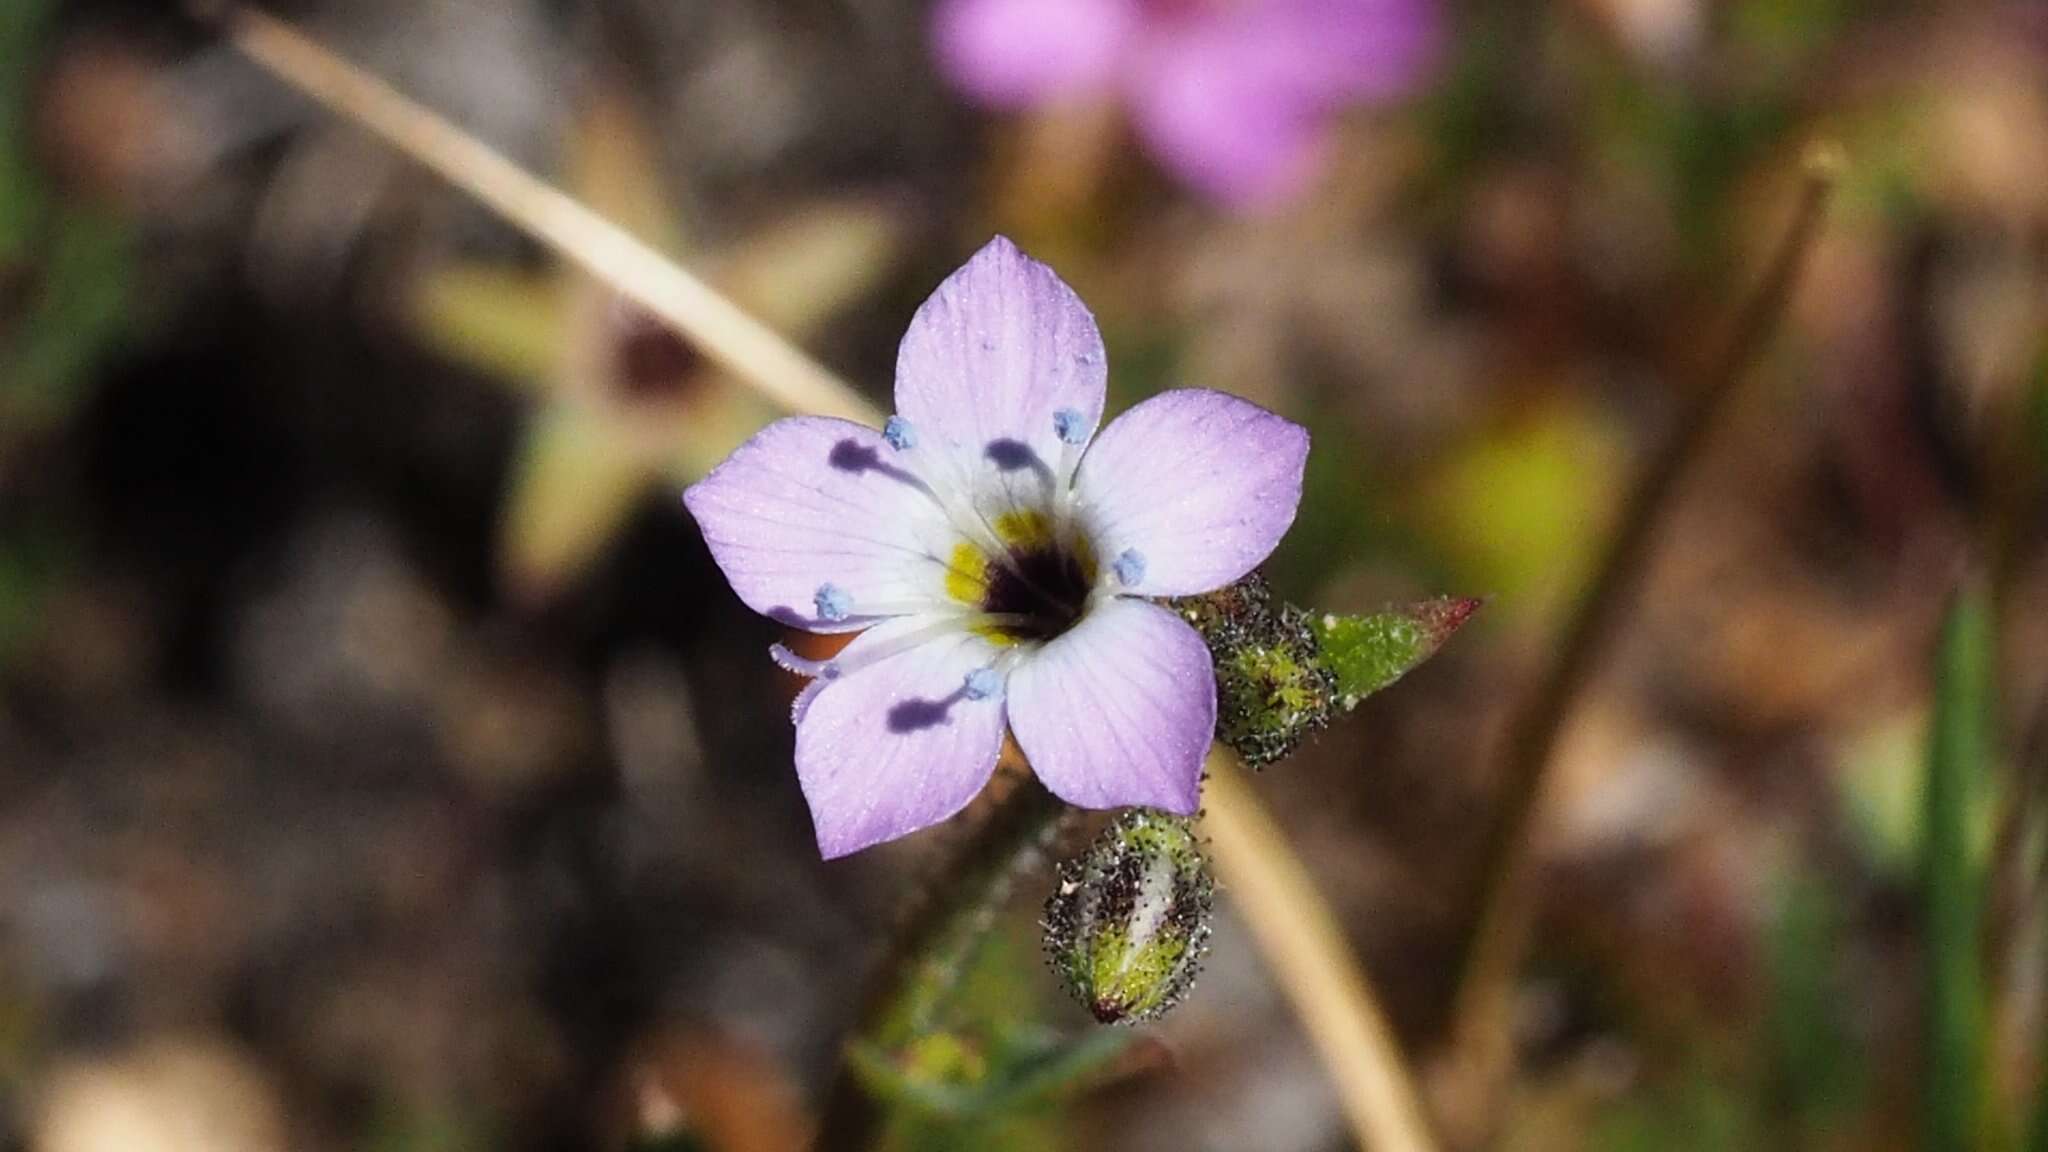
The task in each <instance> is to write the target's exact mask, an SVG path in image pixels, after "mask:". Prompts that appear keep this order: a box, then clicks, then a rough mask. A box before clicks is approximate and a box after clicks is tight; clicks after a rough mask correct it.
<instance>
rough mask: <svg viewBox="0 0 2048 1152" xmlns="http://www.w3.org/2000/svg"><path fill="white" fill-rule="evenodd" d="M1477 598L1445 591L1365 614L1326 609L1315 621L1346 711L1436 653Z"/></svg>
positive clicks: (1326, 663)
mask: <svg viewBox="0 0 2048 1152" xmlns="http://www.w3.org/2000/svg"><path fill="white" fill-rule="evenodd" d="M1479 605H1480V601H1478V600H1474V599H1471V598H1469V597H1460V596H1445V597H1440V598H1438V599H1435V600H1424V601H1422V602H1421V603H1419V604H1410V605H1408V606H1407V607H1404V608H1397V609H1393V610H1391V611H1387V612H1379V613H1374V614H1372V615H1369V616H1336V615H1325V616H1323V617H1322V618H1321V619H1319V620H1317V621H1316V622H1315V633H1316V640H1317V643H1318V644H1319V645H1320V647H1321V649H1322V656H1323V666H1324V667H1325V668H1327V669H1328V670H1329V671H1330V673H1331V675H1332V676H1334V677H1335V678H1336V683H1337V702H1338V703H1339V704H1341V705H1342V706H1343V707H1344V708H1345V709H1346V710H1347V711H1348V710H1349V709H1352V708H1356V707H1357V706H1358V702H1359V701H1361V700H1363V699H1365V698H1366V697H1367V696H1370V695H1372V694H1373V693H1375V692H1378V691H1380V690H1381V689H1383V688H1385V687H1387V686H1388V685H1389V684H1392V683H1393V682H1394V681H1396V680H1399V679H1400V678H1401V677H1403V676H1405V675H1407V674H1408V673H1409V672H1410V671H1411V670H1412V669H1414V668H1415V666H1416V665H1418V664H1421V663H1422V662H1423V661H1424V660H1427V659H1429V658H1430V657H1431V656H1434V655H1436V651H1437V649H1439V648H1441V647H1443V645H1444V641H1446V640H1448V639H1450V638H1451V635H1452V634H1453V633H1455V632H1457V630H1458V629H1460V628H1462V627H1464V625H1465V622H1466V621H1467V620H1470V619H1471V618H1472V614H1473V613H1474V612H1477V611H1478V610H1479Z"/></svg>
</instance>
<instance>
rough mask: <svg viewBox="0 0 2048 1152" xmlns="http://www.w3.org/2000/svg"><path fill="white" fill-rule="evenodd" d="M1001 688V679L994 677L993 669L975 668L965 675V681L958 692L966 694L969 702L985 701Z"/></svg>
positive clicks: (994, 671)
mask: <svg viewBox="0 0 2048 1152" xmlns="http://www.w3.org/2000/svg"><path fill="white" fill-rule="evenodd" d="M1002 688H1003V678H1002V677H1000V676H998V675H996V670H995V669H993V668H976V669H975V670H974V671H972V672H969V673H968V674H967V681H966V683H965V684H963V685H961V689H960V690H961V691H962V692H964V693H966V694H967V698H968V699H969V700H986V699H988V698H989V697H991V696H993V695H995V694H996V693H997V692H1000V691H1002Z"/></svg>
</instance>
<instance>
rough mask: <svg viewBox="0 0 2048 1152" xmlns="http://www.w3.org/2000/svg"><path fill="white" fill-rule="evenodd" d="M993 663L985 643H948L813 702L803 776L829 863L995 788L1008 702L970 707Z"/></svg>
mask: <svg viewBox="0 0 2048 1152" xmlns="http://www.w3.org/2000/svg"><path fill="white" fill-rule="evenodd" d="M891 627H896V626H894V625H892V626H891ZM859 642H860V641H858V640H856V641H855V644H858V643H859ZM849 651H851V646H849ZM995 654H996V653H995V648H994V646H993V645H991V644H990V643H989V642H988V641H986V640H984V639H982V638H981V637H979V636H975V635H973V634H971V633H967V632H954V633H949V634H947V635H944V636H941V637H938V638H936V639H932V640H929V641H927V642H925V643H923V644H920V645H918V646H916V647H914V648H911V649H909V650H908V651H904V652H899V653H896V654H894V655H891V656H887V657H885V658H883V659H880V660H877V661H875V662H873V663H871V664H865V665H862V666H860V667H858V668H855V669H854V670H853V671H850V672H848V673H846V674H845V675H844V676H842V677H840V678H838V679H835V680H831V681H829V682H827V683H826V684H825V686H824V687H823V688H822V689H820V690H819V691H818V692H817V694H816V695H815V696H813V697H812V698H811V700H810V702H809V705H808V706H807V707H806V709H805V710H804V712H803V715H802V717H801V719H800V720H799V721H798V723H797V728H796V772H797V779H798V781H799V782H800V783H801V784H802V785H803V791H804V800H805V801H806V802H807V803H808V804H809V805H810V809H811V822H812V824H813V825H814V826H815V827H816V829H817V833H818V850H819V851H821V852H823V853H824V854H825V857H826V859H828V860H829V859H832V858H834V857H838V856H844V855H846V854H848V853H850V852H858V851H859V850H861V849H862V848H866V847H868V846H869V845H871V844H880V843H882V842H883V841H885V840H894V839H896V838H897V837H899V836H905V835H908V834H909V833H912V832H915V831H917V830H918V829H920V828H928V827H930V826H931V825H933V824H937V823H938V822H940V821H941V820H944V819H946V818H947V817H949V816H951V815H953V814H954V813H956V812H958V811H960V809H962V808H964V807H966V805H967V802H968V801H969V800H972V799H973V798H974V794H975V793H977V792H979V791H980V790H981V787H982V785H983V784H986V783H987V782H988V778H989V776H990V775H991V774H992V773H994V771H995V766H996V755H997V754H998V753H999V752H1000V751H1001V750H1002V746H1003V720H1004V707H1003V697H1002V695H1001V694H1000V693H998V694H995V695H991V696H987V697H985V698H983V699H971V698H970V696H969V693H968V691H967V689H966V683H967V678H968V676H969V675H971V674H972V673H974V672H975V671H976V670H977V669H980V668H985V667H987V666H988V664H989V663H990V661H992V660H993V659H994V658H995Z"/></svg>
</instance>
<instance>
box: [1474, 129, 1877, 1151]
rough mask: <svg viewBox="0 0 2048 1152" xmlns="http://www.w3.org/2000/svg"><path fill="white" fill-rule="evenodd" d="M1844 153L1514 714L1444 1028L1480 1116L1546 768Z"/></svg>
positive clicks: (1781, 306) (1822, 174) (1807, 238)
mask: <svg viewBox="0 0 2048 1152" xmlns="http://www.w3.org/2000/svg"><path fill="white" fill-rule="evenodd" d="M1842 163H1843V161H1842V158H1841V155H1840V153H1839V150H1838V149H1836V148H1835V147H1833V146H1829V145H1819V146H1816V147H1814V148H1812V149H1811V150H1810V151H1809V152H1808V153H1807V156H1806V159H1805V180H1804V184H1803V187H1802V189H1801V192H1800V198H1799V203H1798V206H1797V208H1796V209H1795V211H1794V214H1793V219H1792V223H1791V225H1790V226H1789V227H1788V228H1787V229H1786V232H1785V234H1784V237H1783V238H1782V239H1781V240H1780V242H1779V244H1778V247H1777V250H1776V251H1775V253H1774V254H1773V256H1772V258H1771V262H1770V264H1769V265H1768V266H1767V268H1766V269H1765V272H1764V275H1763V279H1762V280H1761V281H1760V282H1759V284H1758V286H1757V288H1756V289H1755V291H1754V293H1753V294H1752V295H1751V296H1750V297H1749V298H1748V300H1747V301H1746V302H1745V303H1744V305H1743V307H1742V309H1741V310H1740V311H1739V312H1738V313H1736V316H1735V320H1734V323H1733V326H1732V327H1731V328H1730V329H1729V331H1728V335H1727V336H1726V337H1725V339H1724V341H1723V343H1722V344H1721V345H1720V346H1719V347H1718V349H1717V350H1716V352H1715V353H1714V354H1713V355H1712V356H1711V357H1710V358H1708V359H1707V360H1705V361H1703V364H1702V367H1701V368H1700V370H1699V372H1698V375H1697V378H1696V380H1695V381H1694V383H1693V386H1692V387H1691V388H1690V390H1689V394H1690V397H1691V398H1690V400H1689V401H1688V403H1687V405H1686V407H1685V410H1684V411H1683V412H1682V413H1680V416H1679V419H1678V420H1677V421H1676V422H1675V423H1674V425H1673V427H1672V431H1671V434H1670V439H1669V440H1668V441H1666V443H1665V444H1664V445H1663V447H1662V449H1661V450H1660V451H1659V452H1658V453H1657V454H1656V455H1655V456H1654V457H1653V458H1652V460H1651V462H1650V464H1649V467H1648V470H1647V471H1646V472H1645V473H1644V474H1643V476H1642V478H1641V479H1640V481H1639V482H1638V483H1637V484H1636V487H1635V489H1634V491H1633V493H1632V494H1631V496H1630V498H1629V500H1628V503H1627V505H1626V507H1625V509H1624V511H1623V513H1622V517H1621V526H1620V528H1619V530H1618V531H1617V532H1616V533H1615V536H1614V538H1613V540H1612V542H1610V543H1609V545H1608V547H1607V553H1606V555H1605V557H1604V558H1603V559H1602V561H1601V563H1600V566H1599V568H1598V570H1597V575H1596V576H1595V578H1594V581H1593V584H1592V587H1591V588H1590V589H1588V591H1587V592H1586V594H1585V596H1584V597H1583V599H1582V600H1581V601H1580V603H1579V608H1578V612H1577V614H1576V615H1575V616H1574V617H1573V618H1572V620H1571V622H1570V624H1569V625H1568V626H1567V628H1566V629H1565V631H1564V635H1563V638H1562V639H1561V640H1560V642H1559V643H1558V645H1557V648H1556V653H1557V655H1556V658H1555V660H1554V661H1553V662H1552V663H1551V665H1550V667H1549V668H1548V670H1547V671H1546V672H1545V673H1544V675H1543V677H1542V679H1541V680H1540V681H1538V683H1537V686H1536V689H1535V691H1534V692H1533V693H1532V694H1531V695H1530V696H1529V697H1528V698H1527V700H1526V701H1525V702H1524V703H1523V705H1522V706H1521V708H1520V709H1519V710H1518V711H1517V712H1516V713H1515V715H1514V717H1513V719H1512V720H1511V723H1510V728H1509V734H1508V737H1507V739H1508V745H1507V751H1506V756H1505V763H1504V765H1503V770H1502V784H1501V787H1502V790H1503V794H1502V796H1501V799H1500V801H1499V807H1498V815H1497V816H1496V817H1495V818H1494V821H1493V825H1492V828H1491V829H1490V831H1489V835H1488V838H1487V841H1486V845H1485V847H1484V849H1483V855H1482V865H1481V869H1480V873H1479V875H1480V877H1481V884H1482V885H1483V886H1484V887H1483V888H1482V891H1481V894H1480V899H1479V904H1478V907H1479V915H1478V918H1477V920H1476V921H1475V923H1474V927H1473V929H1472V935H1471V938H1470V940H1469V942H1468V946H1467V949H1466V959H1465V969H1464V974H1463V977H1464V978H1463V981H1462V983H1461V984H1460V986H1459V990H1458V1000H1457V1003H1456V1004H1455V1006H1454V1016H1453V1020H1452V1026H1451V1032H1450V1037H1449V1040H1450V1044H1451V1051H1450V1058H1451V1064H1450V1066H1449V1068H1448V1069H1447V1071H1448V1073H1449V1077H1450V1079H1449V1081H1448V1088H1449V1096H1450V1099H1449V1102H1450V1103H1451V1104H1453V1105H1454V1107H1453V1108H1452V1109H1451V1111H1453V1112H1456V1113H1458V1114H1460V1115H1461V1116H1465V1117H1468V1118H1473V1119H1477V1121H1478V1122H1479V1123H1480V1124H1481V1125H1482V1126H1483V1125H1485V1124H1486V1123H1487V1121H1486V1119H1485V1117H1486V1116H1487V1115H1489V1114H1490V1113H1491V1110H1492V1108H1491V1101H1492V1100H1494V1099H1496V1098H1497V1097H1498V1091H1497V1090H1498V1088H1499V1087H1500V1086H1501V1085H1502V1084H1503V1083H1504V1082H1505V1078H1506V1077H1507V1075H1508V1074H1509V1073H1510V1072H1511V1071H1512V1065H1513V1057H1514V1053H1513V1048H1512V1040H1511V1037H1510V1035H1509V1028H1508V1018H1509V1013H1510V1001H1511V999H1512V995H1513V988H1514V976H1515V972H1516V970H1517V969H1518V968H1519V967H1520V963H1521V957H1522V953H1523V950H1524V949H1525V947H1526V944H1527V939H1528V936H1529V933H1530V932H1531V931H1532V930H1533V928H1534V918H1535V906H1536V900H1535V893H1534V891H1533V889H1534V884H1535V875H1534V868H1533V865H1532V860H1531V848H1532V844H1533V837H1532V832H1533V830H1534V829H1535V827H1536V825H1537V823H1538V820H1539V817H1540V812H1541V807H1542V798H1543V784H1544V780H1545V777H1546V772H1545V770H1546V769H1547V767H1548V766H1549V764H1550V761H1551V758H1552V753H1553V751H1554V750H1555V748H1556V745H1557V738H1558V736H1559V734H1560V733H1561V732H1562V731H1563V730H1564V725H1565V721H1566V720H1567V719H1569V718H1570V716H1571V714H1572V709H1573V707H1574V705H1576V703H1577V702H1578V699H1579V697H1580V695H1581V694H1582V693H1583V691H1584V689H1585V687H1586V685H1587V683H1588V682H1589V681H1590V680H1591V679H1592V675H1593V672H1594V670H1595V668H1596V667H1597V665H1598V660H1599V656H1600V653H1601V651H1602V649H1603V648H1604V646H1605V644H1606V641H1607V638H1608V636H1609V635H1610V634H1611V633H1612V632H1613V629H1614V626H1615V624H1616V622H1618V621H1619V620H1620V619H1621V617H1622V615H1623V613H1624V612H1626V611H1627V609H1628V607H1629V605H1630V604H1631V603H1632V602H1633V601H1634V599H1635V595H1636V592H1637V591H1638V589H1639V586H1640V585H1641V582H1642V577H1643V575H1644V573H1645V572H1646V571H1647V569H1648V567H1649V564H1648V561H1649V558H1650V555H1651V553H1652V551H1653V550H1654V547H1655V545H1656V542H1657V535H1658V529H1659V528H1660V527H1661V526H1662V524H1663V523H1664V520H1665V518H1666V513H1667V512H1668V511H1669V510H1670V508H1671V507H1672V505H1673V503H1674V499H1673V497H1674V496H1675V495H1676V493H1677V492H1678V490H1679V488H1680V481H1681V480H1682V479H1683V478H1684V476H1685V475H1686V474H1687V473H1688V472H1689V471H1690V470H1691V466H1692V464H1693V462H1694V461H1695V460H1697V459H1698V458H1699V456H1700V454H1701V450H1702V448H1703V447H1704V446H1705V445H1706V443H1707V442H1708V439H1709V437H1710V435H1711V433H1712V431H1713V430H1714V428H1715V427H1716V426H1717V425H1718V424H1719V423H1720V419H1721V416H1722V414H1723V413H1724V412H1725V411H1726V410H1727V408H1728V399H1729V397H1730V396H1732V395H1733V394H1734V392H1735V389H1736V385H1737V384H1739V383H1740V382H1741V380H1742V378H1743V370H1744V369H1745V368H1746V367H1747V366H1748V365H1749V363H1750V362H1751V361H1752V360H1753V359H1754V358H1755V357H1756V355H1757V354H1758V352H1760V351H1761V350H1762V348H1763V347H1764V345H1765V343H1766V342H1767V341H1768V339H1769V337H1770V335H1771V333H1772V332H1773V331H1774V330H1775V329H1776V327H1777V323H1778V320H1779V319H1780V317H1781V316H1782V314H1783V313H1784V311H1785V305H1786V302H1787V300H1788V299H1789V298H1790V296H1791V292H1792V288H1793V286H1794V284H1795V282H1796V281H1797V279H1798V275H1799V271H1800V269H1801V267H1802V266H1803V265H1804V264H1805V258H1806V254H1807V251H1808V250H1809V249H1810V248H1811V247H1812V244H1813V241H1814V239H1815V237H1816V236H1817V235H1818V233H1819V226H1820V222H1821V219H1822V217H1823V216H1824V215H1825V211H1826V207H1827V202H1828V198H1829V195H1830V193H1831V192H1832V191H1833V188H1834V185H1835V181H1836V179H1837V178H1838V177H1839V174H1840V169H1841V166H1842Z"/></svg>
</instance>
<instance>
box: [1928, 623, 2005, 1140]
mask: <svg viewBox="0 0 2048 1152" xmlns="http://www.w3.org/2000/svg"><path fill="white" fill-rule="evenodd" d="M1992 700H1993V685H1992V639H1991V614H1990V609H1989V606H1988V604H1987V597H1986V596H1985V594H1984V592H1983V591H1982V589H1981V588H1979V587H1977V586H1976V585H1974V584H1973V585H1971V586H1970V587H1968V588H1966V589H1965V590H1964V591H1963V592H1962V594H1961V595H1959V596H1958V597H1957V599H1956V603H1955V605H1954V606H1953V607H1952V608H1951V609H1950V612H1949V617H1948V620H1947V622H1946V624H1945V625H1944V626H1943V629H1942V636H1941V648H1940V651H1939V653H1938V654H1937V657H1936V666H1935V678H1934V729H1933V735H1932V739H1931V740H1930V742H1929V747H1928V755H1927V778H1926V783H1925V788H1924V791H1923V793H1922V809H1921V813H1922V820H1923V823H1924V832H1923V835H1922V837H1921V857H1920V866H1921V872H1920V878H1921V899H1922V915H1923V920H1924V932H1925V939H1926V945H1927V947H1926V958H1925V962H1926V973H1925V980H1926V1012H1927V1055H1926V1068H1925V1073H1924V1076H1925V1083H1924V1084H1923V1085H1922V1109H1923V1113H1922V1117H1921V1123H1922V1126H1923V1140H1922V1145H1921V1146H1922V1147H1923V1148H1925V1149H1926V1150H1927V1152H1967V1150H1968V1149H1972V1148H1975V1147H1976V1140H1977V1136H1978V1133H1979V1131H1980V1126H1979V1122H1978V1121H1979V1117H1978V1102H1979V1101H1980V1100H1981V1099H1982V1098H1983V1093H1982V1084H1981V1077H1982V1074H1983V1069H1982V1056H1981V1053H1982V1046H1983V1039H1984V1007H1983V991H1982V988H1981V983H1980V981H1981V972H1982V957H1981V955H1980V954H1979V952H1980V939H1981V938H1980V932H1981V929H1982V923H1981V922H1982V916H1983V897H1982V892H1983V883H1982V880H1983V878H1982V876H1981V874H1980V870H1979V869H1978V867H1977V865H1976V862H1975V860H1974V858H1973V853H1972V852H1971V846H1970V840H1971V833H1970V812H1971V809H1972V807H1973V804H1974V798H1975V796H1976V794H1977V792H1978V791H1979V790H1980V789H1982V788H1984V787H1985V786H1986V781H1987V780H1988V778H1989V775H1990V757H1991V724H1992Z"/></svg>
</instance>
